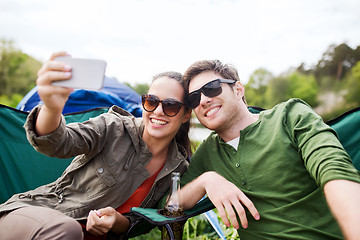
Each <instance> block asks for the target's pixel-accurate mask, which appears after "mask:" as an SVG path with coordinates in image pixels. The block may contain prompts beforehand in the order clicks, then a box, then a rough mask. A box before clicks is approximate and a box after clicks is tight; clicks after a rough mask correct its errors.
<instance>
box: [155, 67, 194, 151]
mask: <svg viewBox="0 0 360 240" xmlns="http://www.w3.org/2000/svg"><path fill="white" fill-rule="evenodd" d="M161 77H168V78H171V79H174V80H176V81H178V82H179V83H180V84H181V86H182V87H183V89H184V96H183V99H182V102H183V103H184V108H185V111H189V110H190V107H189V105H188V104H187V103H188V100H187V98H188V95H189V94H188V91H187V90H186V88H185V82H184V79H183V76H182V74H181V73H178V72H163V73H159V74H157V75H155V76H154V77H153V79H152V82H151V83H153V82H154V81H155V80H156V79H158V78H161ZM189 131H190V118H189V120H188V121H186V122H185V123H182V124H181V126H180V128H179V130H178V132H177V133H176V135H175V140H176V142H177V143H178V144H180V145H181V146H182V147H184V148H185V150H186V152H187V154H188V156H189V157H190V156H191V155H192V150H191V140H190V138H189Z"/></svg>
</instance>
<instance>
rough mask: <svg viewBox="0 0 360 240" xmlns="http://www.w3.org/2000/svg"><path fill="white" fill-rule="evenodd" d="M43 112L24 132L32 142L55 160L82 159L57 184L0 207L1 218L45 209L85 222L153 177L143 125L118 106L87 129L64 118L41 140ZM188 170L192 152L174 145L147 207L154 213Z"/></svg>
mask: <svg viewBox="0 0 360 240" xmlns="http://www.w3.org/2000/svg"><path fill="white" fill-rule="evenodd" d="M38 111H39V107H37V108H35V109H33V111H32V112H31V113H30V114H29V116H28V119H27V121H26V123H25V126H24V127H25V129H26V133H27V137H28V140H29V142H30V143H31V144H32V145H33V146H34V148H35V149H36V150H37V151H39V152H41V153H43V154H46V155H48V156H51V157H57V158H70V157H74V156H76V157H75V158H74V160H73V161H72V162H71V164H70V165H69V166H68V167H67V168H66V169H65V171H64V172H63V174H62V176H61V177H59V178H58V179H57V180H56V181H55V182H52V183H50V184H47V185H44V186H40V187H38V188H36V189H35V190H31V191H28V192H25V193H19V194H16V195H14V196H12V197H11V198H10V199H9V200H8V201H7V202H5V203H4V204H2V205H0V213H1V212H3V211H10V210H13V209H16V208H19V207H24V206H43V207H50V208H52V209H56V210H58V211H60V212H62V213H64V214H66V215H68V216H70V217H72V218H75V219H77V220H83V219H86V218H87V216H88V214H89V211H90V210H93V209H99V208H103V207H107V206H111V207H113V208H117V207H119V206H120V205H121V204H123V203H124V202H125V201H126V200H127V199H128V198H129V197H130V196H131V194H132V193H133V192H134V191H135V190H136V189H137V188H138V187H139V186H140V185H141V184H142V183H143V182H144V180H145V179H147V178H148V177H149V176H150V174H149V172H148V171H147V170H146V169H145V165H146V164H147V163H148V162H149V160H150V159H151V157H152V154H151V152H150V151H149V149H148V148H147V146H146V144H145V143H144V141H143V140H142V133H143V130H144V126H143V124H142V120H141V119H139V118H135V117H133V116H132V115H131V114H130V113H128V112H126V111H125V110H123V109H121V108H119V107H117V106H113V107H112V108H111V109H110V110H109V111H108V113H104V114H102V115H100V116H98V117H96V118H92V119H90V120H88V121H85V122H83V123H70V124H68V125H66V123H65V120H64V118H63V119H62V121H61V124H60V126H59V127H58V129H56V130H55V131H54V132H53V133H51V134H49V135H46V136H40V137H39V136H37V135H36V134H35V132H34V119H35V118H36V117H37V114H38ZM44 164H46V163H44ZM187 166H188V161H187V155H186V151H185V150H184V149H183V148H182V147H181V146H179V145H177V144H176V142H175V140H173V141H172V142H171V145H170V149H169V153H168V158H167V160H166V163H165V165H164V167H163V169H162V170H161V172H160V173H159V175H158V176H157V178H156V180H155V183H154V185H153V187H152V189H151V191H150V193H149V194H148V196H147V197H146V199H145V200H144V201H143V202H142V203H141V207H154V206H155V205H156V202H157V201H158V200H159V199H160V198H161V197H162V196H163V194H164V193H165V192H166V191H168V189H169V186H170V177H171V176H170V174H171V172H173V171H177V172H180V173H182V172H184V171H185V170H186V168H187Z"/></svg>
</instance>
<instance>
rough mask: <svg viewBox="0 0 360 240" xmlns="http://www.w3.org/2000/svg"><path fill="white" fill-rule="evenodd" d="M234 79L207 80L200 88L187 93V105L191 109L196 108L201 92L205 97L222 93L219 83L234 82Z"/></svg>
mask: <svg viewBox="0 0 360 240" xmlns="http://www.w3.org/2000/svg"><path fill="white" fill-rule="evenodd" d="M235 82H236V80H231V79H215V80H213V81H211V82H208V83H207V84H205V85H204V86H202V87H201V88H200V89H198V90H195V91H193V92H191V93H190V94H189V105H190V107H191V108H192V109H194V108H196V107H197V106H199V104H200V100H201V93H203V94H204V95H205V96H207V97H216V96H218V95H220V94H221V93H222V87H221V83H229V84H232V83H235Z"/></svg>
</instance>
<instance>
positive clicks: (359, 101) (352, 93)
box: [345, 61, 360, 107]
mask: <svg viewBox="0 0 360 240" xmlns="http://www.w3.org/2000/svg"><path fill="white" fill-rule="evenodd" d="M346 82H347V83H346V87H347V91H348V92H347V94H346V96H345V98H346V101H347V102H348V103H350V104H351V105H352V107H356V106H360V61H358V62H357V63H356V65H355V66H354V67H353V68H352V69H351V71H350V73H349V75H348V76H347V77H346Z"/></svg>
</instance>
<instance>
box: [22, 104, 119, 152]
mask: <svg viewBox="0 0 360 240" xmlns="http://www.w3.org/2000/svg"><path fill="white" fill-rule="evenodd" d="M40 108H41V106H38V107H36V108H34V109H33V110H32V111H31V112H30V114H29V116H28V117H27V120H26V122H25V124H24V128H25V131H26V135H27V138H28V141H29V142H30V144H31V145H32V146H33V147H34V148H35V149H36V150H37V151H38V152H41V153H43V154H45V155H47V156H50V157H57V158H71V157H75V156H77V155H80V154H88V153H89V152H90V151H91V153H92V154H93V155H95V154H96V153H99V152H100V151H101V150H102V148H103V146H104V145H105V144H106V139H107V135H108V134H109V133H110V132H115V131H116V133H117V134H119V135H121V132H123V126H122V125H121V124H118V125H116V126H115V127H117V128H118V129H112V130H109V127H108V126H114V125H115V124H111V122H114V121H115V120H114V119H112V118H115V116H114V115H112V114H107V116H108V117H105V116H106V114H101V115H100V116H98V117H95V118H92V119H90V120H87V121H85V122H81V123H80V122H76V123H70V124H66V121H65V118H64V117H63V116H62V119H61V123H60V125H59V127H58V128H57V129H56V130H55V131H54V132H52V133H50V134H47V135H44V136H38V135H37V134H36V132H35V122H36V118H37V116H38V112H39V110H40Z"/></svg>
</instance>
